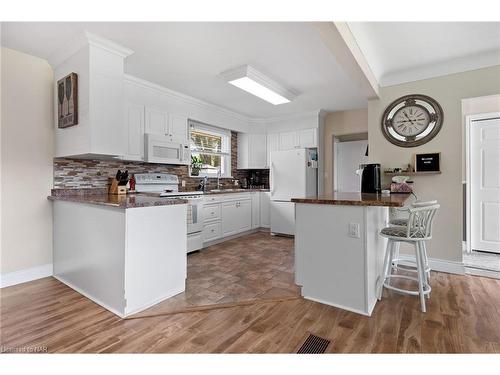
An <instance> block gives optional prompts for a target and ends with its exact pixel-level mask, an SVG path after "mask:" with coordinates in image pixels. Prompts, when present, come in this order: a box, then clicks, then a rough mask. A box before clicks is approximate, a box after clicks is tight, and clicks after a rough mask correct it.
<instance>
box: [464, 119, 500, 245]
mask: <svg viewBox="0 0 500 375" xmlns="http://www.w3.org/2000/svg"><path fill="white" fill-rule="evenodd" d="M495 118H500V112H489V113H480V114H476V115H469V116H466V117H465V201H466V202H465V210H466V211H465V212H466V214H465V227H466V228H465V235H466V238H465V249H466V251H467V253H469V254H470V253H472V241H471V239H472V238H471V235H472V229H471V200H472V196H471V186H470V181H471V161H470V158H471V149H470V148H471V141H470V139H471V133H472V122H473V121H482V120H490V119H495Z"/></svg>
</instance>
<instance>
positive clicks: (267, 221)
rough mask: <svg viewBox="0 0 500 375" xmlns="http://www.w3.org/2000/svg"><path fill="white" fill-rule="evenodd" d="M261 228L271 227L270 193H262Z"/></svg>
mask: <svg viewBox="0 0 500 375" xmlns="http://www.w3.org/2000/svg"><path fill="white" fill-rule="evenodd" d="M260 226H261V227H262V228H270V227H271V193H270V192H268V191H263V192H261V193H260Z"/></svg>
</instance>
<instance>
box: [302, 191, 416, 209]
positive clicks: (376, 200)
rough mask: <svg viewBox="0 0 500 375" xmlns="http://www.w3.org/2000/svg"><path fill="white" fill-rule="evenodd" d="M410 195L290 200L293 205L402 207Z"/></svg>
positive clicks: (351, 195) (345, 196) (369, 195)
mask: <svg viewBox="0 0 500 375" xmlns="http://www.w3.org/2000/svg"><path fill="white" fill-rule="evenodd" d="M409 197H410V194H391V195H382V194H375V193H347V192H346V193H334V194H325V195H320V196H313V197H306V198H292V202H295V203H308V204H333V205H344V206H386V207H403V206H404V204H405V202H406V200H407V199H408V198H409Z"/></svg>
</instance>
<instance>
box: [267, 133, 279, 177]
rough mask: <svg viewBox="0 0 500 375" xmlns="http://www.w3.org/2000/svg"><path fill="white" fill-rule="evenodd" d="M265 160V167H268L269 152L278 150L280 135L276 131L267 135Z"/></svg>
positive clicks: (269, 160)
mask: <svg viewBox="0 0 500 375" xmlns="http://www.w3.org/2000/svg"><path fill="white" fill-rule="evenodd" d="M266 140H267V142H266V143H267V160H266V167H267V168H269V165H270V163H271V152H273V151H279V150H280V135H279V134H278V133H271V134H268V135H267V139H266Z"/></svg>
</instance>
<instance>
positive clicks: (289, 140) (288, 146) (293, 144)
mask: <svg viewBox="0 0 500 375" xmlns="http://www.w3.org/2000/svg"><path fill="white" fill-rule="evenodd" d="M298 147H299V140H298V136H297V132H296V131H291V132H285V133H280V150H281V151H285V150H292V149H294V148H298Z"/></svg>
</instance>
